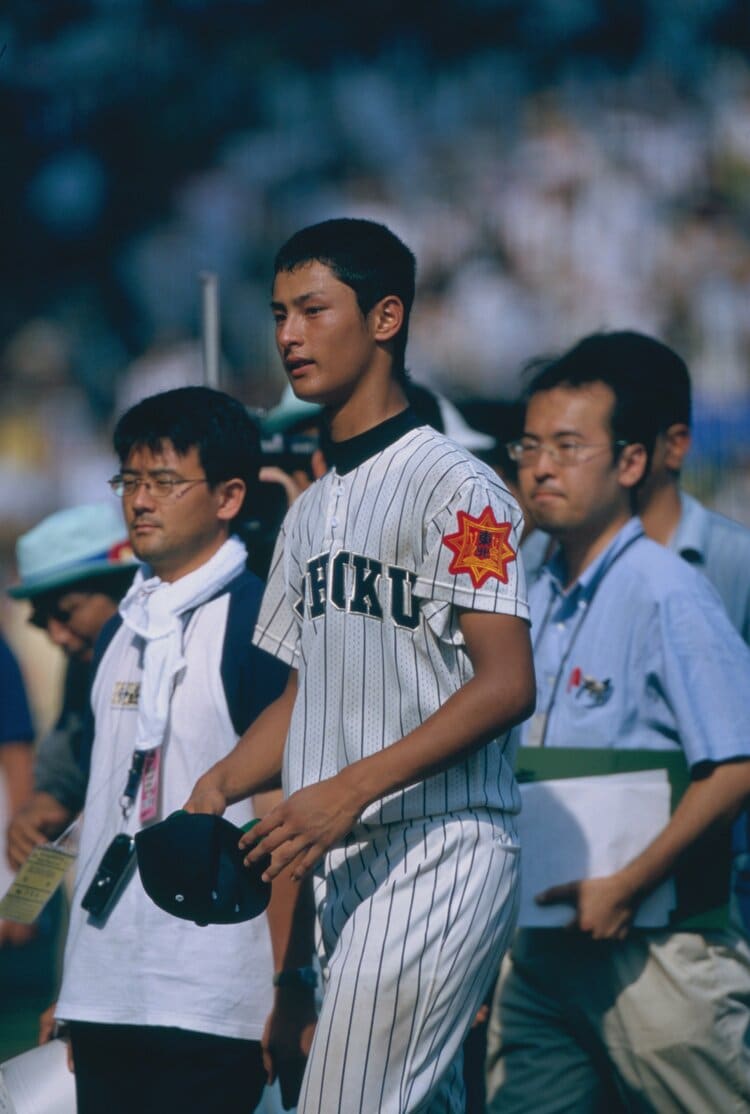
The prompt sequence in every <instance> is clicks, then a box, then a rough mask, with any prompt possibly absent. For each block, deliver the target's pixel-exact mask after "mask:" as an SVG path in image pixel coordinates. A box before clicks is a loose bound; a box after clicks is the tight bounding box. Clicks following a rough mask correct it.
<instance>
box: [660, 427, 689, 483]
mask: <svg viewBox="0 0 750 1114" xmlns="http://www.w3.org/2000/svg"><path fill="white" fill-rule="evenodd" d="M664 438H665V441H666V447H665V452H664V464H665V465H666V467H667V468H668V469H669V471H670V472H680V471H681V470H682V464H683V461H684V459H685V457H686V456H687V454H688V452H689V450H690V427H689V426H687V425H685V423H684V422H674V423H673V424H672V425H671V426H669V427H668V428H667V430H666V432H665V434H664Z"/></svg>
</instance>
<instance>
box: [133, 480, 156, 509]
mask: <svg viewBox="0 0 750 1114" xmlns="http://www.w3.org/2000/svg"><path fill="white" fill-rule="evenodd" d="M130 505H131V507H134V508H135V509H136V510H138V509H143V510H150V509H151V508H152V507H153V505H154V496H153V493H152V491H151V481H150V480H138V482H137V486H136V489H135V491H134V492H133V494H132V495H131V496H130Z"/></svg>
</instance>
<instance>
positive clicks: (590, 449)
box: [505, 437, 628, 468]
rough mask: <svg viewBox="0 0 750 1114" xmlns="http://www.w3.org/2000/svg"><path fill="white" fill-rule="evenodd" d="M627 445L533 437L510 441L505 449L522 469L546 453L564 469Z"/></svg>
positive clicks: (624, 442) (623, 442)
mask: <svg viewBox="0 0 750 1114" xmlns="http://www.w3.org/2000/svg"><path fill="white" fill-rule="evenodd" d="M627 444H628V442H627V441H606V442H598V443H596V444H586V443H585V442H583V441H574V440H572V439H569V438H563V439H562V440H560V441H537V440H536V439H535V438H532V437H522V438H521V439H520V440H519V441H508V443H507V444H506V446H505V448H506V450H507V453H508V456H509V457H510V459H511V460H514V461H515V462H516V464H518V465H519V466H520V467H522V468H524V467H527V466H528V465H530V464H533V463H534V462H535V461H536V460H538V458H539V457H540V456H541V454H542V453H543V452H546V453H547V455H548V456H549V458H550V460H552V461H553V462H554V463H555V464H559V465H560V466H561V467H562V468H570V467H571V466H572V465H574V464H583V463H584V462H585V461H587V460H588V459H589V458H590V457H592V456H594V455H595V454H596V453H597V452H601V451H602V450H603V449H612V450H613V451H614V452H615V453H616V452H618V451H619V450H620V449H624V448H625V446H626V445H627Z"/></svg>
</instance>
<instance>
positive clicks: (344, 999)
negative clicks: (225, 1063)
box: [298, 811, 519, 1114]
mask: <svg viewBox="0 0 750 1114" xmlns="http://www.w3.org/2000/svg"><path fill="white" fill-rule="evenodd" d="M360 836H361V837H364V838H360ZM518 857H519V856H518V849H517V845H516V844H515V840H514V838H513V837H512V836H510V835H509V834H508V832H507V831H506V830H505V828H504V827H503V826H502V817H500V816H498V815H497V814H495V818H494V820H493V814H492V813H490V812H489V811H480V812H477V811H471V812H468V811H467V812H460V813H451V814H449V815H445V816H441V817H433V818H428V819H419V820H414V821H408V822H405V823H403V824H394V825H388V826H387V827H379V828H369V829H367V830H366V831H363V830H362V829H359V830H358V832H357V833H355V834H353V835H352V836H350V838H349V839H348V841H347V843H346V845H345V846H344V847H342V848H339V849H334V850H333V851H331V852H330V853H329V854H328V855H327V856H326V860H325V870H324V872H323V874H322V875H321V876H320V877H319V878H318V879H317V880H316V905H317V909H318V937H319V951H320V957H321V966H322V969H323V975H324V996H323V1005H322V1009H321V1014H320V1018H319V1020H318V1025H317V1028H316V1032H315V1039H314V1042H313V1046H312V1050H311V1053H310V1058H309V1061H308V1066H307V1071H306V1073H305V1078H304V1081H303V1084H302V1093H301V1095H300V1101H299V1106H298V1114H407V1112H413V1114H417V1112H418V1114H427V1112H429V1114H463V1110H464V1093H463V1081H462V1077H461V1046H462V1043H463V1040H464V1037H465V1035H466V1032H467V1031H468V1029H469V1027H470V1025H471V1022H472V1021H473V1019H474V1016H475V1014H476V1011H477V1009H478V1007H479V1005H480V1004H481V1002H482V999H483V997H484V995H485V993H486V991H487V990H488V987H489V984H490V982H491V980H492V978H493V976H494V974H495V972H496V971H497V967H498V964H499V962H500V958H501V956H502V953H503V951H504V949H505V947H506V946H507V944H508V942H509V939H510V934H511V932H512V929H513V925H514V923H515V918H516V906H517V879H518Z"/></svg>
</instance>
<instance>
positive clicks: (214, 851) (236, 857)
mask: <svg viewBox="0 0 750 1114" xmlns="http://www.w3.org/2000/svg"><path fill="white" fill-rule="evenodd" d="M254 823H256V821H251V823H250V824H248V825H246V827H245V828H238V827H236V825H234V824H231V823H230V822H229V821H228V820H225V819H224V817H223V816H210V815H208V814H207V813H197V812H196V813H192V812H184V811H179V812H173V813H172V815H171V816H168V817H167V818H166V820H162V821H160V822H159V823H158V824H153V825H152V826H151V827H150V828H144V829H143V831H141V832H138V833H137V835H136V837H135V849H136V855H137V858H138V870H139V873H140V876H141V882H142V883H143V888H144V890H145V891H146V893H147V894H148V896H149V897H150V898H151V900H152V901H153V902H154V903H155V904H156V905H158V906H159V908H160V909H163V910H164V911H165V912H166V913H171V914H172V915H173V916H175V917H180V918H181V919H182V920H186V921H195V923H196V924H199V925H207V924H237V923H238V922H239V921H249V920H251V919H252V918H253V917H257V916H259V915H260V914H261V913H262V912H263V911H264V910H265V908H266V906H267V905H268V902H269V900H270V897H271V884H270V882H264V881H263V879H262V878H261V875H262V873H263V871H264V870H265V869H266V867H267V866H268V864H269V862H270V856H265V857H264V859H261V860H260V861H259V862H258V863H256V864H254V865H253V866H251V867H246V866H244V865H243V861H242V860H243V858H244V856H245V854H246V852H245V851H242V850H240V848H239V846H238V844H239V841H240V839H241V838H242V835H243V833H244V832H245V831H247V830H248V829H249V828H250V827H252V825H253V824H254Z"/></svg>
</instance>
